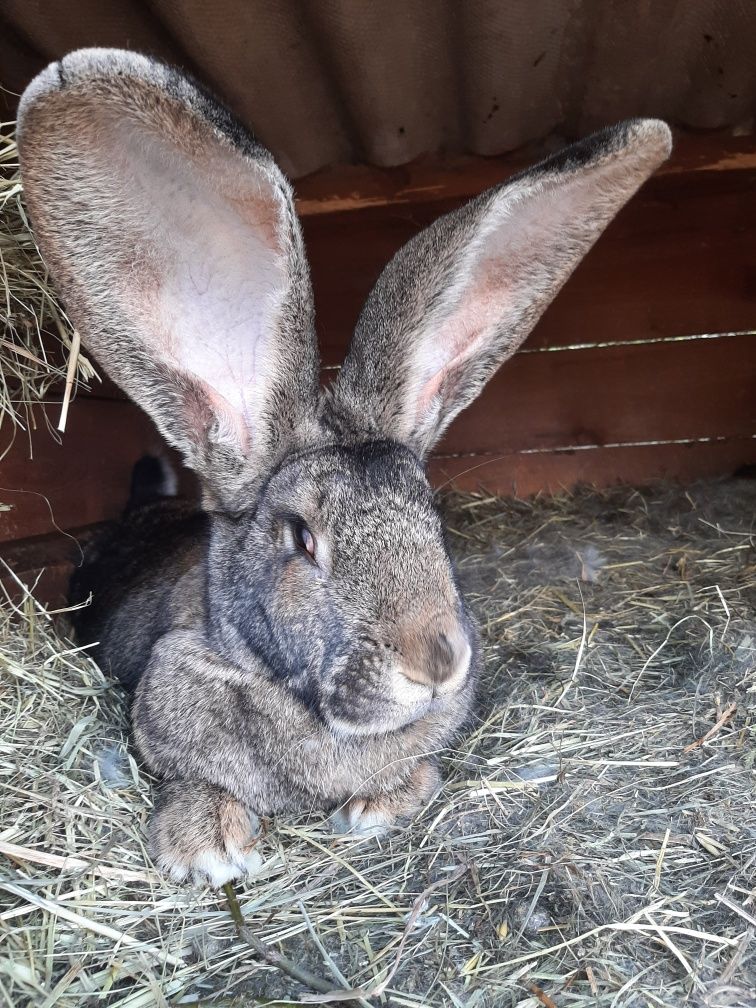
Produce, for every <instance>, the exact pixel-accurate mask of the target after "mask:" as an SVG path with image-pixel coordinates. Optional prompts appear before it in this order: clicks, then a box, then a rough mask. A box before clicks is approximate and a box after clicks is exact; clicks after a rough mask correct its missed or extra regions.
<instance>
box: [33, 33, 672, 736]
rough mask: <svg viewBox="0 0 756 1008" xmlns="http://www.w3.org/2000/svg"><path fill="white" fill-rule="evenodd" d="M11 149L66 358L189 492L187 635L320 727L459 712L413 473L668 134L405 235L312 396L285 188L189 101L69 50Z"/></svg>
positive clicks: (380, 726) (459, 637)
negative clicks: (129, 402)
mask: <svg viewBox="0 0 756 1008" xmlns="http://www.w3.org/2000/svg"><path fill="white" fill-rule="evenodd" d="M19 149H20V153H21V161H22V172H23V181H24V186H25V192H26V198H27V201H28V205H29V208H30V211H31V215H32V220H33V224H34V228H35V232H36V236H37V239H38V242H39V245H40V249H41V251H42V253H43V255H44V257H45V259H46V261H47V263H48V265H49V267H50V270H51V272H52V274H53V276H54V278H55V280H56V282H57V284H58V286H59V288H60V291H61V294H62V295H63V297H64V299H65V302H66V306H67V309H68V311H69V314H70V316H71V318H72V319H73V321H74V323H75V325H76V326H77V327H78V329H79V331H80V333H81V336H82V338H83V340H84V342H85V344H86V345H87V346H88V347H89V349H90V350H92V351H93V352H94V354H95V355H96V357H97V359H98V360H99V361H100V363H101V364H102V365H103V366H104V368H105V369H106V370H107V371H108V372H109V374H110V375H111V376H112V377H113V378H114V379H115V380H116V381H117V382H118V383H119V385H120V386H121V387H122V388H123V389H124V390H125V391H126V392H127V393H128V394H129V395H130V396H131V397H132V398H133V399H135V400H136V402H138V403H139V404H140V405H141V406H142V407H143V408H144V409H145V410H146V411H147V412H148V413H149V414H150V416H151V417H152V418H153V420H154V421H155V423H156V424H157V426H158V429H159V430H160V431H161V433H162V434H163V436H164V437H165V438H166V440H167V441H168V442H169V443H170V444H171V445H173V446H174V447H176V448H177V449H178V450H179V451H180V452H181V453H182V454H183V456H184V458H185V459H186V462H187V464H188V465H189V466H190V467H192V468H193V469H194V470H195V472H196V473H197V474H198V476H199V477H200V480H201V482H202V486H203V490H204V500H205V506H206V507H207V509H208V510H209V511H210V512H211V513H212V514H213V521H212V532H211V537H210V547H209V553H208V557H207V583H208V607H207V608H208V614H209V615H208V622H209V627H208V633H209V636H210V637H211V638H212V639H213V640H214V641H215V642H216V643H217V645H218V647H219V648H220V649H221V650H223V651H224V652H225V653H226V654H227V655H228V654H229V653H230V654H231V655H232V656H234V657H236V658H238V660H239V661H240V662H241V663H243V661H244V655H245V652H246V651H249V650H251V651H252V652H253V653H254V654H256V655H260V656H262V657H264V659H265V661H266V663H267V665H268V667H269V669H270V670H271V673H272V674H273V675H275V676H280V677H282V678H285V679H286V680H287V681H288V682H289V683H290V684H291V688H292V690H294V691H295V692H297V693H298V694H299V695H300V696H301V697H302V698H304V699H305V700H306V701H307V702H308V703H310V704H311V705H312V707H313V708H314V709H316V710H317V711H318V712H319V713H320V714H322V716H323V717H324V718H325V719H326V720H327V721H328V723H329V724H330V725H331V726H332V727H333V728H334V729H335V730H338V731H340V732H348V733H357V734H362V733H374V732H383V731H388V730H393V729H396V728H398V727H399V726H401V725H406V724H408V723H410V722H412V721H414V720H416V719H417V718H419V717H421V716H423V715H426V714H428V715H429V716H430V715H431V714H432V712H433V710H434V707H438V706H444V705H445V706H446V707H449V706H453V705H454V704H459V705H460V707H464V705H465V703H466V700H465V698H466V697H467V696H468V695H469V691H470V682H471V679H472V677H473V675H474V668H475V655H476V640H475V633H474V629H473V627H472V624H471V621H470V619H469V617H468V615H467V613H466V610H465V607H464V603H463V601H462V598H461V595H460V592H459V589H458V586H457V583H456V579H455V576H454V570H453V566H452V563H451V560H450V558H449V555H448V552H447V549H446V545H445V541H444V535H443V530H442V528H441V524H440V521H439V517H438V514H437V512H436V509H435V506H434V499H433V493H432V491H431V488H430V486H429V484H428V482H427V479H426V477H425V473H424V464H423V463H424V460H425V459H426V457H427V456H428V453H429V452H430V450H431V448H432V447H433V445H434V444H435V443H436V442H437V440H438V439H439V437H440V436H441V434H442V433H443V431H444V430H445V429H446V427H447V425H448V424H449V423H450V422H451V421H452V420H453V418H454V417H455V416H456V415H457V414H458V413H459V412H460V411H461V410H462V409H464V408H465V407H466V406H467V405H468V404H469V403H470V402H471V401H472V400H473V399H474V398H475V396H477V395H478V393H479V392H480V391H481V389H482V388H483V386H484V384H485V382H486V381H487V380H488V379H489V378H490V377H491V376H492V375H493V373H494V372H495V371H496V370H497V368H498V367H499V365H500V364H501V363H502V362H503V361H504V360H505V359H506V358H507V357H509V356H511V355H512V354H513V353H514V352H515V350H516V349H517V348H518V347H519V345H520V344H521V343H522V341H523V340H524V339H525V337H526V336H527V334H528V333H529V331H530V330H531V329H532V327H533V325H534V324H535V322H536V321H537V320H538V318H539V317H540V315H541V313H542V312H543V311H544V309H545V308H546V306H547V305H548V304H549V302H550V301H551V300H552V298H553V297H554V295H555V294H556V293H557V291H558V290H559V288H560V287H561V286H562V284H563V283H564V281H565V280H566V279H567V277H568V276H569V274H570V273H571V272H572V270H573V269H574V268H575V266H576V265H577V264H578V262H579V261H580V260H581V258H582V257H583V256H584V255H585V253H586V252H587V251H588V250H589V249H590V247H591V246H592V245H593V243H594V241H595V240H596V238H597V237H598V236H599V234H600V233H601V231H602V230H603V229H604V228H605V227H606V225H607V224H608V223H609V221H610V220H611V219H612V217H613V216H614V214H615V213H616V212H617V211H618V210H619V209H620V207H622V205H623V204H624V203H625V202H626V201H627V200H628V199H629V197H630V196H631V195H632V194H633V193H634V192H635V191H636V189H637V188H638V187H639V186H640V185H641V184H642V182H643V181H644V180H645V179H646V178H647V177H648V176H649V174H650V173H651V172H652V171H653V170H654V169H655V168H656V167H657V166H658V165H659V164H660V162H661V161H662V160H663V159H664V158H665V157H666V156H667V154H668V153H669V149H670V134H669V130H668V128H667V127H666V126H665V125H664V124H663V123H661V122H658V121H656V120H631V121H628V122H625V123H622V124H620V125H618V126H616V127H613V128H611V129H607V130H604V131H602V132H601V133H598V134H596V135H594V136H593V137H590V138H589V139H588V140H586V141H584V142H582V143H578V144H575V145H574V146H572V147H570V148H568V149H567V150H565V151H564V152H562V153H561V154H558V155H556V156H555V157H552V158H550V159H548V160H546V161H544V162H542V163H541V164H539V165H537V166H536V167H535V168H533V169H531V170H530V171H527V172H525V173H523V174H521V175H519V176H516V177H515V178H513V179H510V180H509V181H507V182H506V183H504V184H502V185H500V186H497V187H496V188H494V189H491V190H489V191H487V192H485V193H483V194H482V195H481V196H479V197H477V198H476V199H474V200H472V201H471V202H470V203H468V204H467V205H466V206H464V207H462V208H461V209H459V210H457V211H455V212H453V213H451V214H448V215H446V216H445V217H442V218H440V219H439V220H437V221H436V222H435V223H434V224H433V225H431V226H430V227H429V228H427V229H426V230H424V231H422V232H421V233H420V234H418V235H417V236H415V237H414V238H413V239H412V240H411V241H410V242H409V243H408V244H407V245H406V246H405V247H404V248H402V249H401V250H400V251H399V252H398V253H397V255H396V256H395V257H394V259H393V260H392V261H391V262H390V263H389V265H388V266H387V267H386V269H385V270H384V272H383V274H382V275H381V277H380V278H379V280H378V282H377V284H376V286H375V288H374V289H373V291H372V293H371V294H370V296H369V298H368V301H367V304H366V306H365V308H364V310H363V312H362V314H361V316H360V319H359V321H358V323H357V328H356V332H355V335H354V338H353V340H352V344H351V347H350V350H349V353H348V355H347V357H346V360H345V362H344V364H343V367H342V369H341V371H340V373H339V375H338V377H337V378H336V380H335V381H334V382H333V384H332V385H331V386H330V387H329V388H327V389H326V390H325V391H324V392H321V390H320V381H319V376H320V371H319V360H318V352H317V346H316V340H315V331H314V322H313V304H312V292H311V288H310V281H309V274H308V268H307V261H306V257H305V253H304V248H303V242H302V236H301V232H300V227H299V222H298V220H297V216H296V212H295V209H294V203H293V199H292V193H291V189H290V187H289V185H288V183H287V181H286V180H285V178H284V177H283V175H282V174H281V172H280V170H279V169H278V167H277V166H276V164H275V162H274V161H273V158H272V157H271V155H270V154H269V152H268V151H267V150H265V148H263V147H262V146H261V145H260V144H259V143H257V141H256V140H254V139H253V138H252V137H251V136H250V135H249V134H248V133H247V132H246V131H245V130H244V129H243V128H242V127H241V126H240V125H239V124H238V123H237V122H236V121H235V120H234V119H233V118H232V116H231V115H230V114H229V113H228V112H227V111H226V110H225V109H224V108H222V107H221V106H220V105H218V103H217V102H216V101H215V100H214V99H213V98H211V97H210V96H209V95H207V94H206V93H205V92H204V91H203V90H202V89H200V88H199V87H198V86H197V85H195V84H194V83H192V82H191V81H189V80H188V79H187V78H185V77H184V76H183V75H181V74H179V73H177V72H175V71H173V70H171V69H169V68H167V67H165V66H163V65H162V64H160V63H156V62H155V61H153V60H150V59H147V58H145V57H143V56H139V55H136V54H133V53H128V52H122V51H118V50H103V49H89V50H81V51H78V52H75V53H72V54H71V55H70V56H68V57H66V58H65V59H64V60H62V61H60V62H59V63H56V64H53V65H51V66H50V67H48V68H47V70H45V71H44V72H43V73H42V74H40V75H39V77H37V78H36V79H35V80H34V81H33V82H32V83H31V84H30V86H29V88H28V89H27V91H26V92H25V94H24V96H23V98H22V101H21V105H20V109H19Z"/></svg>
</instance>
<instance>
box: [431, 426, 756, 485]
mask: <svg viewBox="0 0 756 1008" xmlns="http://www.w3.org/2000/svg"><path fill="white" fill-rule="evenodd" d="M755 463H756V439H754V438H728V439H726V440H724V441H718V442H713V443H711V442H709V443H690V444H655V445H633V446H622V447H612V448H592V449H585V450H575V451H565V452H545V453H543V454H540V453H539V454H533V455H529V454H525V455H523V454H517V453H510V454H506V453H503V452H502V453H500V454H498V455H475V454H473V455H466V456H458V457H455V458H434V459H432V460H431V464H430V476H431V480H432V482H433V484H434V485H435V486H437V487H449V486H451V487H456V488H457V489H459V490H485V491H486V492H489V493H496V494H499V495H502V496H518V497H529V496H531V495H532V494H536V493H559V492H561V491H563V490H568V489H569V488H570V487H574V486H576V485H577V484H578V483H588V484H591V485H594V486H611V485H612V484H615V483H630V484H635V485H642V484H644V483H649V482H650V481H652V480H655V479H672V480H679V481H680V482H682V483H690V482H692V481H693V480H697V479H703V478H705V477H713V476H730V475H732V474H733V473H735V472H737V471H738V470H739V469H742V468H744V467H747V466H753V465H754V464H755Z"/></svg>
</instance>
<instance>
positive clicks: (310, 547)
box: [294, 522, 315, 560]
mask: <svg viewBox="0 0 756 1008" xmlns="http://www.w3.org/2000/svg"><path fill="white" fill-rule="evenodd" d="M294 541H295V542H296V544H297V546H298V547H299V548H300V549H301V550H302V552H303V553H306V554H307V555H308V556H309V558H310V559H311V560H314V559H315V536H314V535H313V534H312V532H310V530H309V529H308V528H307V526H306V525H305V524H304V522H297V523H296V524H295V525H294Z"/></svg>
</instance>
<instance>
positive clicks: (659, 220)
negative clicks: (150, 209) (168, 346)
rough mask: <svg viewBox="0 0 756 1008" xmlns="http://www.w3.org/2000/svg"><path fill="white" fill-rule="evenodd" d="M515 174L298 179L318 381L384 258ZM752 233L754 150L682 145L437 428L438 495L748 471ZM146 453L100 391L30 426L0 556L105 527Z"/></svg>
mask: <svg viewBox="0 0 756 1008" xmlns="http://www.w3.org/2000/svg"><path fill="white" fill-rule="evenodd" d="M521 166H522V165H521V159H520V158H518V159H511V158H510V159H506V158H492V159H466V160H463V161H461V162H456V163H455V164H453V165H446V166H443V167H441V166H439V165H438V163H434V162H430V161H427V162H419V163H417V164H415V165H412V166H408V167H406V168H401V169H392V170H387V171H382V170H378V169H366V168H354V169H341V170H338V171H337V170H334V171H331V172H324V173H320V174H319V175H317V176H313V177H312V178H311V179H309V180H304V181H302V182H300V183H299V185H298V186H297V190H298V197H299V200H298V203H299V209H300V212H301V214H302V217H303V225H304V232H305V239H306V242H307V247H308V251H309V255H310V261H311V265H312V275H313V283H314V287H315V295H316V307H317V313H318V330H319V335H320V340H321V350H322V354H323V363H324V367H325V368H326V369H332V368H334V367H335V366H337V365H338V363H339V361H340V360H341V359H342V357H343V354H344V351H345V349H346V346H347V344H348V341H349V337H350V334H351V332H352V329H353V326H354V322H355V320H356V318H357V315H358V313H359V310H360V307H361V305H362V303H363V301H364V298H365V296H366V294H367V292H368V291H369V289H370V287H371V286H372V284H373V283H374V281H375V279H376V278H377V276H378V274H379V272H380V270H381V268H382V267H383V265H384V264H385V263H386V262H387V261H388V259H389V258H390V257H391V255H392V254H393V253H394V252H395V251H396V250H397V248H399V247H400V245H402V244H403V243H404V242H405V241H407V239H409V238H410V237H411V236H412V235H413V234H415V233H416V232H417V231H418V230H419V229H420V228H422V227H423V226H425V225H426V224H427V223H429V222H430V221H432V220H433V219H435V218H436V217H437V216H438V215H439V214H441V213H444V212H446V211H447V210H449V209H452V208H453V207H455V206H458V205H459V204H460V203H461V202H463V201H464V200H465V199H466V198H468V197H469V196H471V195H474V194H475V193H476V192H479V191H481V190H482V189H483V188H485V187H487V186H488V185H491V184H494V183H495V182H496V181H499V180H501V179H503V178H505V177H507V176H508V175H509V174H511V173H512V172H513V171H515V170H517V169H519V168H520V167H521ZM754 234H756V144H754V140H753V138H751V137H746V138H732V137H721V136H716V135H715V136H713V137H711V136H709V137H693V136H686V137H682V138H679V140H678V145H677V151H676V154H675V155H674V157H673V159H672V161H671V162H670V163H669V165H667V166H666V167H665V169H664V170H663V171H662V172H661V173H660V174H659V175H658V176H657V177H655V178H654V179H652V180H651V181H650V182H649V183H648V184H647V185H646V186H645V187H644V189H643V190H642V192H641V193H640V194H639V195H638V196H637V197H636V198H635V199H634V200H633V201H632V202H631V204H630V205H629V206H628V207H626V208H625V209H624V210H623V211H622V213H621V214H620V215H619V217H618V218H617V219H616V221H615V222H614V223H613V224H612V225H611V226H610V227H609V229H608V231H607V232H606V234H605V235H604V236H603V238H602V239H601V240H600V242H599V243H598V245H597V246H596V248H595V249H594V250H593V251H592V252H591V253H590V254H589V255H588V257H587V258H586V260H585V261H584V263H583V264H582V265H581V266H580V267H579V268H578V270H577V271H576V273H575V275H574V276H573V277H572V279H571V280H570V281H569V283H568V284H567V286H566V287H565V289H564V290H563V291H562V292H561V294H560V295H559V297H558V298H557V300H556V301H555V302H554V304H553V305H552V306H551V307H550V308H549V309H548V311H547V312H546V314H545V316H544V317H543V319H542V320H541V322H540V323H539V325H538V326H537V328H536V330H535V331H534V333H533V334H532V336H531V338H530V339H529V341H528V342H527V344H526V345H525V347H524V348H523V350H522V351H521V352H520V353H519V354H517V355H516V357H515V358H514V359H513V360H512V361H510V362H509V363H508V364H507V365H506V366H505V367H504V368H503V369H502V370H501V371H500V373H499V374H498V375H497V376H496V377H495V378H494V379H493V380H492V382H491V383H490V385H489V387H488V389H487V390H486V392H485V394H484V395H483V396H482V397H481V398H480V399H479V400H478V402H476V403H475V404H474V405H473V406H472V407H471V408H470V409H469V410H468V411H467V412H466V413H465V414H463V415H462V416H461V417H460V418H459V419H458V420H457V421H456V423H455V424H454V425H453V427H452V428H451V430H450V431H449V433H448V436H447V437H446V439H445V440H444V442H443V443H442V444H441V445H440V447H439V450H438V452H437V453H436V456H435V457H434V459H433V461H432V464H431V472H432V476H433V478H434V480H435V481H436V483H437V484H439V485H441V484H447V483H449V482H452V483H453V484H454V485H457V486H460V487H466V488H484V489H487V490H491V491H495V492H500V493H505V494H510V493H518V494H522V495H525V494H531V493H534V492H536V491H539V490H546V491H553V490H557V489H559V488H561V487H568V486H570V485H574V484H575V483H576V482H579V481H589V482H596V483H599V484H605V483H609V482H613V481H616V480H620V479H623V480H628V481H632V482H643V481H647V480H649V479H652V478H655V477H658V476H670V477H676V478H680V479H682V480H692V479H694V478H696V477H698V476H704V475H715V474H727V473H730V472H732V471H734V470H736V469H737V468H738V467H740V466H743V465H746V464H749V463H753V462H754V461H756V440H755V438H756V335H754V334H753V333H752V331H751V330H753V329H756V308H755V305H756V302H755V301H754V293H755V292H756V253H755V252H754V239H753V236H754ZM693 337H706V338H693ZM50 418H51V420H53V421H54V420H55V419H56V418H57V406H52V407H51V417H50ZM158 446H159V438H158V436H157V434H156V433H155V431H154V428H153V427H152V424H151V423H150V422H149V421H148V420H147V419H146V418H145V417H144V416H143V415H142V414H141V413H140V411H139V410H137V409H136V407H134V406H132V405H131V404H130V403H128V402H126V401H124V400H123V398H122V397H121V396H120V395H119V393H118V391H117V389H115V387H114V386H113V385H112V384H111V383H107V382H106V383H104V385H103V386H102V387H100V388H99V389H95V390H93V391H92V392H91V393H90V394H87V395H82V396H80V397H79V398H78V399H77V400H76V401H75V402H74V404H73V405H72V408H71V412H70V418H69V424H68V429H67V431H66V433H65V435H64V436H63V437H62V439H61V441H60V443H56V441H54V440H53V439H52V438H51V437H49V436H48V434H47V433H46V432H45V431H38V432H37V434H36V436H35V438H34V439H33V450H34V458H33V459H30V458H29V450H28V444H27V442H26V441H25V440H24V439H21V438H19V439H17V442H16V444H15V445H14V446H13V448H12V449H11V451H10V452H9V454H8V455H7V456H6V457H5V459H3V461H2V462H0V488H1V489H0V502H3V503H7V504H10V505H12V510H11V511H10V512H4V513H0V544H4V553H5V554H6V555H8V556H11V558H12V557H13V555H14V554H15V555H16V556H17V557H20V556H22V555H23V556H24V557H26V558H29V557H30V556H32V555H34V556H35V557H39V555H42V554H45V551H47V555H50V554H51V551H53V545H52V544H53V541H54V540H53V539H48V538H45V539H38V538H37V537H50V536H53V537H54V536H55V535H56V534H57V533H59V532H60V531H64V532H71V531H73V532H76V531H77V530H81V529H83V528H85V527H87V526H91V525H93V524H94V523H97V522H99V521H102V520H103V519H108V518H111V517H114V516H116V515H117V514H118V512H119V510H120V508H121V507H122V505H123V502H124V499H125V496H126V493H127V488H128V481H129V473H130V469H131V466H132V464H133V462H134V460H135V459H136V458H137V457H138V456H139V455H140V454H142V453H143V452H144V451H154V450H155V449H156V448H157V447H158ZM19 540H21V541H22V543H21V545H18V541H19ZM60 542H63V540H60ZM12 544H15V545H12ZM40 550H41V551H42V554H40ZM35 563H36V560H35ZM24 566H31V561H29V560H28V559H27V561H25V562H24Z"/></svg>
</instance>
